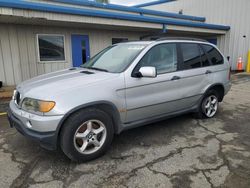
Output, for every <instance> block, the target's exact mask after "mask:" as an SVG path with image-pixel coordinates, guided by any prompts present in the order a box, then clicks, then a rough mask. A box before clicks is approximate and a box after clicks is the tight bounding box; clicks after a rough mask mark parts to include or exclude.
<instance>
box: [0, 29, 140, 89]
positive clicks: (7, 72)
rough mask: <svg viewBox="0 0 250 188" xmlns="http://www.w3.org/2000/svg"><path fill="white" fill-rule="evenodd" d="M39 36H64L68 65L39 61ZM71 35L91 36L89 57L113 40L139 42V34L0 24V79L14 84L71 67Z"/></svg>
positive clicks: (5, 82)
mask: <svg viewBox="0 0 250 188" xmlns="http://www.w3.org/2000/svg"><path fill="white" fill-rule="evenodd" d="M37 34H63V35H64V36H65V48H66V49H65V56H66V62H51V63H39V62H38V57H37V56H38V51H37V50H38V49H37V39H36V36H37ZM71 34H83V35H89V42H90V55H91V56H93V55H95V54H96V53H97V52H99V51H100V50H102V49H103V48H105V47H107V46H109V45H111V43H112V38H113V37H124V38H128V39H129V40H138V39H139V36H140V33H136V32H129V31H111V30H103V29H96V30H87V29H77V28H75V29H74V28H69V27H52V26H35V25H14V24H0V80H1V81H3V83H4V85H15V84H18V83H20V82H22V81H23V80H27V79H29V78H32V77H34V76H37V75H40V74H44V73H49V72H52V71H56V70H60V69H64V68H68V67H71V66H72V51H71Z"/></svg>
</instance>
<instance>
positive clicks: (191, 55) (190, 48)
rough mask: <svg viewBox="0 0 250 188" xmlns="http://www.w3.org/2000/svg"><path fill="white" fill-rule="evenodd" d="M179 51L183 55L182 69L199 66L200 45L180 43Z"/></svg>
mask: <svg viewBox="0 0 250 188" xmlns="http://www.w3.org/2000/svg"><path fill="white" fill-rule="evenodd" d="M181 51H182V57H183V65H182V69H184V70H187V69H194V68H200V67H201V57H200V47H199V46H198V45H197V44H191V43H182V44H181Z"/></svg>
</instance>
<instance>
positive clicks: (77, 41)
mask: <svg viewBox="0 0 250 188" xmlns="http://www.w3.org/2000/svg"><path fill="white" fill-rule="evenodd" d="M71 43H72V60H73V67H79V66H80V65H82V64H84V63H85V62H87V61H88V60H89V58H90V54H89V37H88V35H72V36H71Z"/></svg>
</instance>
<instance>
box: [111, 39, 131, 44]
mask: <svg viewBox="0 0 250 188" xmlns="http://www.w3.org/2000/svg"><path fill="white" fill-rule="evenodd" d="M126 41H128V38H112V44H117V43H120V42H126Z"/></svg>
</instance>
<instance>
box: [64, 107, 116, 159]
mask: <svg viewBox="0 0 250 188" xmlns="http://www.w3.org/2000/svg"><path fill="white" fill-rule="evenodd" d="M98 126H100V127H98ZM90 127H91V128H92V129H90ZM102 129H103V130H102ZM90 130H92V131H90ZM101 130H102V132H100V131H101ZM98 132H99V133H98ZM113 137H114V128H113V124H112V119H111V117H110V116H109V115H108V114H107V113H106V112H104V111H102V110H99V109H95V108H89V109H83V110H79V111H77V112H76V113H74V114H72V115H71V116H70V117H69V118H68V119H67V120H66V122H65V123H64V125H63V127H62V130H61V133H60V146H61V149H62V151H63V153H64V154H65V155H66V156H67V157H68V158H70V159H71V160H72V161H76V162H85V161H89V160H93V159H95V158H98V157H100V156H102V155H104V154H105V152H106V151H107V150H108V148H109V146H110V145H111V143H112V140H113ZM98 142H99V146H98V144H97V143H98ZM85 146H86V147H85ZM83 148H85V149H83Z"/></svg>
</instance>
